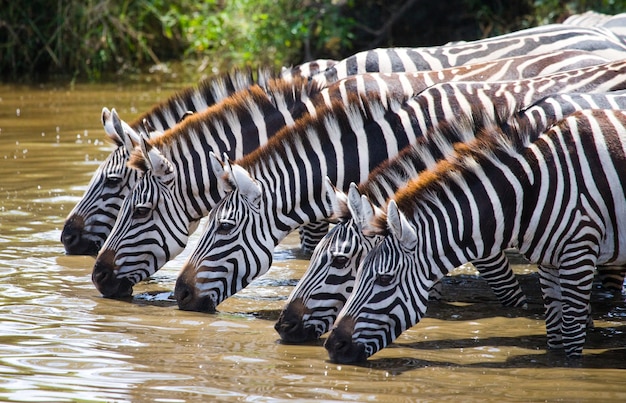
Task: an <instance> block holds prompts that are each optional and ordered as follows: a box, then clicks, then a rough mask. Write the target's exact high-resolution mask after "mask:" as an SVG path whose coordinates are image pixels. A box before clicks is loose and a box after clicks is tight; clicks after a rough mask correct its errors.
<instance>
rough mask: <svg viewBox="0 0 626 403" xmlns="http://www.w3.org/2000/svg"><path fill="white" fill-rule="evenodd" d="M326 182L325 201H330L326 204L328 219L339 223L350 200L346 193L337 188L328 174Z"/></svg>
mask: <svg viewBox="0 0 626 403" xmlns="http://www.w3.org/2000/svg"><path fill="white" fill-rule="evenodd" d="M324 184H325V187H326V198H325V201H326V202H327V203H328V204H327V205H326V213H327V215H328V220H329V221H330V222H333V223H337V222H338V221H339V219H340V218H341V217H343V216H344V215H345V211H346V210H347V208H346V207H347V202H348V200H347V198H346V194H345V193H343V192H342V191H340V190H339V189H337V188H336V187H335V185H334V184H333V182H332V181H331V180H330V178H329V177H328V176H327V177H326V180H325V183H324Z"/></svg>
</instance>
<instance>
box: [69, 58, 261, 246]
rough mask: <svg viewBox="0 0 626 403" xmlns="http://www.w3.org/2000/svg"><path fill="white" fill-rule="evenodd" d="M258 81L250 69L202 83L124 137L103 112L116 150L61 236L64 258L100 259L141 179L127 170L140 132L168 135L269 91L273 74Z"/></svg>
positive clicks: (173, 98)
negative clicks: (239, 96) (248, 91)
mask: <svg viewBox="0 0 626 403" xmlns="http://www.w3.org/2000/svg"><path fill="white" fill-rule="evenodd" d="M256 77H257V78H256V79H255V78H254V74H253V73H252V71H251V70H235V71H233V72H231V73H229V74H224V75H220V76H217V77H215V78H211V79H205V80H202V81H201V82H199V83H198V84H197V85H196V86H193V87H188V88H185V89H184V90H181V91H178V92H176V93H175V94H174V95H172V96H171V97H170V98H168V99H166V100H165V101H164V102H162V103H160V104H157V105H155V106H154V107H152V108H151V109H150V110H149V111H148V112H145V113H143V114H141V115H140V116H138V117H137V118H136V119H135V120H134V121H132V122H131V123H130V124H129V125H128V126H126V127H125V128H124V129H123V130H120V131H119V132H118V131H116V130H115V128H114V125H113V120H112V118H111V116H112V114H111V111H109V110H108V109H107V108H103V110H102V123H103V126H104V128H105V134H106V135H107V137H108V139H109V140H111V141H112V143H113V144H114V145H115V147H116V148H115V149H114V150H113V151H112V152H111V154H110V155H109V156H108V157H107V158H106V159H105V160H104V162H102V164H100V166H99V167H98V169H97V170H96V171H95V173H94V174H93V176H92V178H91V181H90V182H89V185H88V186H87V190H86V191H85V193H84V195H83V197H82V198H81V200H80V201H79V202H78V203H77V204H76V206H75V207H74V208H73V209H72V211H71V212H70V213H69V215H68V217H67V219H66V220H65V224H64V226H63V230H62V232H61V242H62V243H63V245H64V247H65V253H66V254H68V255H96V254H97V252H98V250H99V249H100V246H101V245H102V244H103V243H104V241H105V239H106V237H107V236H108V235H109V233H110V231H111V228H112V227H113V224H114V222H115V218H116V217H117V212H118V211H119V209H120V206H121V204H122V200H123V199H124V198H125V197H126V195H128V193H129V192H130V189H132V187H133V186H134V184H135V182H136V181H137V179H138V176H139V172H138V171H136V170H133V169H130V168H128V167H127V165H126V164H127V162H128V159H129V158H130V153H131V152H132V150H133V149H134V147H135V146H136V145H138V144H139V137H138V136H139V133H142V132H145V130H144V122H145V124H146V125H147V126H148V127H151V128H152V129H151V130H154V131H165V130H166V129H168V128H171V127H173V126H175V125H176V124H177V123H178V122H179V121H180V120H181V119H183V118H184V117H185V116H187V114H188V113H189V112H197V111H201V110H204V109H206V108H208V107H209V106H211V105H214V104H216V103H217V102H219V101H221V100H223V99H225V98H226V97H227V96H229V95H230V94H232V93H234V92H237V91H240V90H243V89H245V88H248V87H249V86H251V85H253V84H258V85H260V86H262V87H264V86H266V85H267V82H268V81H269V80H270V79H271V78H272V74H271V73H270V72H269V71H268V70H265V69H259V70H258V72H257V73H256Z"/></svg>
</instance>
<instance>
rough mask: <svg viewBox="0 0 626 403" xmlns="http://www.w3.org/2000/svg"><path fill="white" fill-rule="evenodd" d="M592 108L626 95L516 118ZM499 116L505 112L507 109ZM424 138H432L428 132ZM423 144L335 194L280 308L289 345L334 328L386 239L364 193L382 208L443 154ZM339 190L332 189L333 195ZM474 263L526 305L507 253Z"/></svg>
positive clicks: (619, 102)
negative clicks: (321, 231)
mask: <svg viewBox="0 0 626 403" xmlns="http://www.w3.org/2000/svg"><path fill="white" fill-rule="evenodd" d="M490 107H491V108H493V107H492V106H490ZM482 108H486V106H483V107H482ZM589 108H602V109H616V110H619V109H626V95H625V94H615V93H601V94H560V95H553V96H549V97H546V98H544V99H542V100H540V101H538V102H536V103H535V104H533V105H531V106H529V107H527V108H525V109H524V110H522V111H520V112H519V113H518V116H517V118H518V119H524V120H526V121H527V123H528V124H529V125H532V127H534V128H535V129H536V130H543V129H545V128H547V127H548V126H549V125H551V124H553V123H554V122H556V121H557V120H560V119H562V118H563V117H564V116H566V115H569V114H571V113H573V112H574V111H576V110H582V109H589ZM499 115H500V116H502V115H503V112H500V114H499ZM469 134H473V132H472V133H469ZM426 137H430V136H429V135H428V134H427V135H426ZM461 140H463V141H467V140H468V139H461ZM421 146H422V144H421V143H419V142H418V143H417V144H415V145H412V146H410V147H407V148H405V149H404V150H403V151H402V152H401V153H400V154H399V155H398V156H397V157H396V158H394V159H390V160H388V161H386V162H385V163H383V164H382V165H381V166H379V167H378V168H377V169H375V170H374V171H373V172H372V173H371V174H370V175H369V177H368V179H367V181H365V182H362V183H361V184H360V185H359V186H358V188H357V187H351V188H350V192H349V193H348V195H345V194H342V193H341V192H340V193H338V195H337V196H336V197H333V198H331V199H333V200H334V203H333V204H334V206H333V210H334V219H335V220H337V221H338V222H337V223H336V225H335V227H334V228H333V229H332V230H331V231H330V232H329V233H328V234H327V236H326V237H324V239H323V240H322V242H320V244H319V245H318V247H317V248H316V249H315V251H314V253H313V255H312V257H311V261H310V263H309V267H308V269H307V271H306V272H305V274H304V276H303V277H302V278H301V279H300V281H299V282H298V284H297V285H296V287H295V288H294V289H293V291H292V292H291V294H290V296H289V298H288V300H287V303H286V304H285V308H284V309H283V311H282V312H281V315H280V317H279V319H278V321H277V323H276V325H275V329H276V330H277V332H278V333H279V334H280V336H281V338H282V339H283V340H285V341H288V342H291V343H295V342H304V341H309V340H313V339H317V338H319V337H320V336H321V335H323V334H324V333H326V332H327V331H328V330H330V327H331V326H332V324H333V323H334V321H335V319H336V317H337V314H338V312H339V311H340V310H341V308H342V307H343V305H344V304H345V301H346V299H347V298H348V296H349V294H350V290H351V289H352V287H353V284H354V278H355V276H356V271H357V267H358V266H359V264H360V263H361V261H362V260H363V259H364V258H365V256H366V255H367V253H368V252H369V251H370V250H371V249H372V248H373V247H374V246H375V245H377V244H378V243H379V242H380V241H381V240H382V237H381V236H380V235H377V234H365V233H364V232H363V227H364V225H365V224H364V223H365V222H366V218H365V217H364V213H363V211H362V209H361V200H360V195H361V194H363V195H366V196H368V197H369V199H370V201H372V202H373V203H375V204H376V205H377V206H381V205H382V204H383V203H385V202H386V201H387V199H388V198H389V197H390V196H392V195H393V194H394V193H395V191H396V190H397V189H398V188H399V187H402V186H404V185H405V184H406V182H407V181H408V180H410V179H415V178H417V177H418V176H419V175H420V172H422V171H423V170H424V169H426V168H427V167H428V166H429V163H430V164H431V165H432V164H433V163H434V162H435V161H436V159H437V157H438V156H439V154H438V153H435V154H434V156H433V157H432V158H430V159H428V160H426V161H425V160H424V153H423V151H421ZM335 191H336V190H334V189H331V190H330V191H329V194H331V195H332V194H334V193H335ZM473 263H474V265H475V266H476V268H477V269H478V270H479V271H480V273H481V275H483V276H484V277H485V279H487V280H488V281H489V283H490V286H491V287H492V289H493V290H494V292H495V294H496V295H497V296H498V298H499V299H500V301H501V302H502V303H503V304H504V305H510V306H522V305H524V304H525V303H526V299H525V296H524V294H523V293H522V291H521V289H520V288H519V284H518V282H517V280H516V279H515V277H514V276H513V273H512V272H511V270H510V269H509V267H508V261H507V260H506V258H505V255H504V254H503V253H498V254H497V255H496V256H493V257H489V258H487V259H482V261H475V262H473ZM611 274H612V275H610V276H606V278H605V281H606V282H609V283H610V284H609V287H611V288H618V289H619V290H621V281H622V280H623V276H622V277H620V276H619V274H618V275H617V276H615V275H614V274H613V273H611ZM612 282H613V283H612ZM617 286H618V287H617Z"/></svg>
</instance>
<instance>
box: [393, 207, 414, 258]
mask: <svg viewBox="0 0 626 403" xmlns="http://www.w3.org/2000/svg"><path fill="white" fill-rule="evenodd" d="M387 225H389V230H390V231H391V233H392V234H393V235H394V236H395V237H396V238H398V240H399V241H400V244H401V245H402V246H403V247H404V248H406V249H415V247H416V246H417V233H416V232H415V227H413V225H411V223H410V222H409V220H407V219H406V217H405V216H404V214H402V212H401V211H400V210H398V205H397V204H396V202H395V201H394V200H391V201H389V204H388V205H387Z"/></svg>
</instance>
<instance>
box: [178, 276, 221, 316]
mask: <svg viewBox="0 0 626 403" xmlns="http://www.w3.org/2000/svg"><path fill="white" fill-rule="evenodd" d="M174 298H176V302H177V303H178V309H180V310H181V311H196V312H206V313H215V305H216V304H215V302H214V301H213V298H211V297H210V296H208V295H207V296H199V295H198V293H197V292H196V287H195V286H194V285H190V284H189V283H187V282H186V281H185V280H184V276H179V277H178V278H177V279H176V286H175V287H174Z"/></svg>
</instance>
